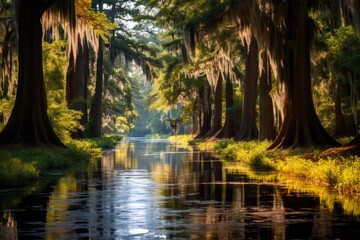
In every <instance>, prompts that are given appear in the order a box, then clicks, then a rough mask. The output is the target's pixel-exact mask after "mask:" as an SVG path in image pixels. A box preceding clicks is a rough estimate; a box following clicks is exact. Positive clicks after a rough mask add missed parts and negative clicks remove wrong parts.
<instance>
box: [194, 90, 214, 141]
mask: <svg viewBox="0 0 360 240" xmlns="http://www.w3.org/2000/svg"><path fill="white" fill-rule="evenodd" d="M210 92H211V91H210V86H209V84H208V83H206V85H205V86H204V87H202V90H200V98H201V107H202V112H203V118H202V125H201V129H200V132H199V133H198V135H197V136H196V137H195V138H202V137H204V136H205V135H206V134H207V133H208V132H209V130H210V128H211V100H210V98H211V96H210V94H211V93H210Z"/></svg>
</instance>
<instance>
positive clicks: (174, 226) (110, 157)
mask: <svg viewBox="0 0 360 240" xmlns="http://www.w3.org/2000/svg"><path fill="white" fill-rule="evenodd" d="M2 209H4V210H3V211H2V219H3V220H2V222H1V225H0V229H1V231H0V239H2V238H4V239H16V238H17V237H19V238H20V239H21V238H23V237H29V238H42V239H78V238H88V239H163V238H175V239H289V238H296V239H309V238H319V239H323V238H329V239H335V238H340V239H351V238H352V237H354V236H356V234H358V233H359V231H360V230H359V229H358V228H357V227H356V226H357V225H358V224H359V222H360V221H359V218H358V217H355V216H351V215H344V212H343V210H342V208H341V207H336V205H335V207H334V209H333V211H330V210H329V209H328V207H327V205H326V204H325V203H324V202H323V201H321V200H320V198H319V197H318V196H315V195H314V194H312V193H310V192H307V191H303V192H300V191H297V190H294V189H289V188H286V187H285V186H284V185H281V184H279V183H276V182H273V183H270V182H268V181H265V182H264V181H262V180H261V179H258V180H254V179H251V178H249V177H248V175H246V174H244V173H239V172H234V171H231V170H229V168H226V167H224V166H223V162H221V161H219V160H218V159H216V158H214V157H213V156H212V155H211V154H210V153H207V152H198V151H189V150H188V149H185V148H183V147H181V146H179V145H176V144H174V143H170V142H168V141H164V140H157V141H153V140H152V141H149V140H146V139H140V140H139V139H133V140H128V141H123V142H122V143H121V144H119V146H118V148H117V149H116V151H110V152H105V153H104V156H103V158H102V159H101V161H99V163H98V164H97V165H96V166H94V168H93V170H92V171H88V172H86V173H79V174H76V175H67V176H64V177H62V178H61V179H60V180H59V181H58V183H57V184H56V185H55V186H52V187H50V188H49V189H48V191H44V193H38V194H33V195H30V196H29V197H26V198H25V199H23V201H22V202H21V203H20V204H17V205H16V206H15V207H11V208H9V207H8V208H2Z"/></svg>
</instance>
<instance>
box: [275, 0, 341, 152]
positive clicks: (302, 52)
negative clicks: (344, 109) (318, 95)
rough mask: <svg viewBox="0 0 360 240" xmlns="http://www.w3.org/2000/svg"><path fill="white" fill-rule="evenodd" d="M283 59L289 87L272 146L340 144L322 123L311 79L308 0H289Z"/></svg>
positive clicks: (285, 80)
mask: <svg viewBox="0 0 360 240" xmlns="http://www.w3.org/2000/svg"><path fill="white" fill-rule="evenodd" d="M287 4H288V12H287V17H288V19H287V25H288V26H287V29H288V33H287V35H286V37H285V38H284V41H283V43H284V46H283V47H284V48H285V49H286V54H285V57H284V59H283V63H284V71H285V73H287V75H286V74H283V76H286V77H285V79H283V80H284V84H285V88H286V102H285V116H284V122H283V125H282V129H281V131H280V133H279V135H278V136H277V138H276V139H275V141H274V142H273V144H272V145H271V146H270V147H269V148H270V149H273V148H289V147H308V146H337V145H339V143H338V142H336V141H335V140H334V139H333V138H332V137H331V136H330V135H329V134H328V133H327V132H326V131H325V129H324V127H323V126H322V125H321V123H320V121H319V119H318V117H317V115H316V113H315V109H314V104H313V100H312V93H311V80H310V41H311V35H310V33H311V30H312V29H311V28H310V24H309V23H310V19H309V17H308V15H307V9H306V1H288V3H287Z"/></svg>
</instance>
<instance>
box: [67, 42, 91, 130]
mask: <svg viewBox="0 0 360 240" xmlns="http://www.w3.org/2000/svg"><path fill="white" fill-rule="evenodd" d="M89 78H90V70H89V47H88V46H87V43H86V40H85V41H84V43H83V44H82V45H81V44H80V42H79V45H78V50H77V56H76V63H75V64H74V57H73V54H72V53H70V60H69V66H68V69H67V73H66V100H67V102H68V105H69V108H70V109H74V110H77V111H80V112H82V114H83V115H82V117H81V120H80V123H81V124H82V125H83V126H85V125H86V123H87V85H88V82H89Z"/></svg>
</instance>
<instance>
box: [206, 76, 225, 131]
mask: <svg viewBox="0 0 360 240" xmlns="http://www.w3.org/2000/svg"><path fill="white" fill-rule="evenodd" d="M222 89H223V87H222V77H221V74H220V76H219V79H218V81H217V83H216V86H215V91H214V114H213V125H212V127H211V129H210V131H209V132H208V133H207V134H206V137H208V138H211V137H214V136H215V135H216V134H217V133H218V131H220V130H221V126H222Z"/></svg>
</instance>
